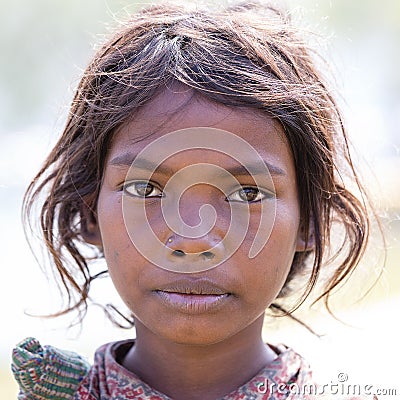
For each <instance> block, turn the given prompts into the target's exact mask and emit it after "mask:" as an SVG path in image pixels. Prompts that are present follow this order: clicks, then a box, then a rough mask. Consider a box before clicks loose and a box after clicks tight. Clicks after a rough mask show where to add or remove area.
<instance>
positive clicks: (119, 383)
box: [12, 338, 359, 400]
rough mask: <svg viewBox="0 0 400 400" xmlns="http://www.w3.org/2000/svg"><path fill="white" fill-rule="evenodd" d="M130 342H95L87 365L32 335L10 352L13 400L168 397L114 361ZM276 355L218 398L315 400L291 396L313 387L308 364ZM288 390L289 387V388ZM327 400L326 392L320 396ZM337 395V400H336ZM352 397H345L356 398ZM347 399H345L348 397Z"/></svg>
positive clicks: (282, 352)
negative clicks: (16, 390) (15, 395)
mask: <svg viewBox="0 0 400 400" xmlns="http://www.w3.org/2000/svg"><path fill="white" fill-rule="evenodd" d="M133 345H134V341H133V340H127V341H121V342H114V343H109V344H105V345H103V346H101V347H100V348H99V349H98V350H97V352H96V355H95V362H94V365H93V366H92V367H91V368H90V367H89V366H88V364H87V363H86V361H85V360H83V359H82V357H80V356H79V355H77V354H75V353H72V352H64V351H61V350H59V349H56V348H54V347H52V346H44V347H42V346H41V345H40V343H39V342H38V341H37V340H36V339H33V338H28V339H26V340H25V341H23V342H21V343H20V344H19V345H18V346H17V347H16V348H15V349H14V351H13V365H12V370H13V373H14V376H15V378H16V380H17V381H18V383H19V385H20V394H19V395H18V399H19V400H49V399H52V400H58V399H59V400H61V399H73V400H99V399H101V400H131V399H132V400H171V398H169V397H168V396H166V395H164V394H162V393H159V392H157V391H156V390H154V389H153V388H151V387H150V386H149V385H147V384H146V383H145V382H143V381H142V380H140V378H139V377H137V376H136V375H135V374H134V373H132V372H130V371H128V370H127V369H125V368H124V367H122V366H121V365H120V364H119V363H118V362H117V359H120V358H122V357H123V356H124V354H126V353H127V352H128V351H129V349H130V348H131V347H132V346H133ZM274 349H275V351H277V352H278V353H279V354H278V357H277V358H276V359H275V360H274V361H273V362H272V363H270V364H269V365H267V366H266V367H264V368H263V369H261V370H260V371H259V373H258V374H257V375H256V376H254V377H253V378H252V379H251V380H250V381H248V382H247V383H246V384H244V385H243V386H241V387H239V388H238V389H236V390H235V391H233V392H231V393H230V394H228V395H226V396H224V397H223V398H221V399H220V400H300V399H301V400H316V399H318V400H319V399H322V398H325V397H324V396H321V395H315V393H318V392H315V391H314V392H311V393H312V394H311V395H310V394H309V393H310V392H309V391H308V392H307V393H301V394H298V393H297V394H296V393H295V390H294V389H297V388H305V389H306V390H309V388H314V389H315V388H316V386H315V385H314V383H313V381H312V377H311V370H310V368H309V366H308V364H307V363H306V362H305V361H304V360H303V358H302V357H301V356H299V355H298V354H297V353H296V352H294V351H293V350H292V349H289V348H286V347H285V346H278V347H274ZM290 389H291V390H290ZM326 398H327V399H332V398H333V397H332V396H326ZM342 399H343V398H340V400H342ZM357 399H359V398H353V399H351V400H357ZM349 400H350V399H349Z"/></svg>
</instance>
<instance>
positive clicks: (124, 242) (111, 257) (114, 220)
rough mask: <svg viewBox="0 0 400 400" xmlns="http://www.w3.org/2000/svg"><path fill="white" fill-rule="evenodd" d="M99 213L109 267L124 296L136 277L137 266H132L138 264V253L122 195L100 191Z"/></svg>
mask: <svg viewBox="0 0 400 400" xmlns="http://www.w3.org/2000/svg"><path fill="white" fill-rule="evenodd" d="M97 214H98V222H99V228H100V232H101V238H102V244H103V252H104V257H105V259H106V263H107V267H108V270H109V273H110V276H111V279H112V281H113V283H114V285H115V286H116V288H117V290H118V292H119V293H120V294H121V296H122V295H123V293H122V292H123V290H124V288H125V287H126V286H130V282H132V281H133V280H134V279H135V276H136V268H132V267H133V265H135V266H136V265H137V262H136V261H137V260H138V255H137V254H136V253H137V252H136V249H135V247H134V245H133V243H132V241H131V240H130V237H129V235H128V232H127V229H126V226H125V221H124V218H123V213H122V204H121V197H120V196H117V195H108V196H104V195H102V193H100V196H99V201H98V206H97Z"/></svg>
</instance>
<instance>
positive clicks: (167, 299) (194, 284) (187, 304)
mask: <svg viewBox="0 0 400 400" xmlns="http://www.w3.org/2000/svg"><path fill="white" fill-rule="evenodd" d="M154 292H155V293H156V294H157V296H158V297H159V298H160V299H161V301H162V302H163V303H164V304H165V305H166V306H168V307H169V308H174V309H176V310H178V311H180V312H183V313H188V314H201V313H206V312H210V311H216V310H217V309H218V308H219V307H221V306H222V305H223V304H224V303H226V301H227V300H228V299H229V298H230V297H231V296H232V294H231V293H230V292H229V291H228V290H226V289H225V288H223V287H221V286H219V285H217V284H215V283H214V282H212V281H210V280H207V279H189V278H186V279H181V280H177V281H174V282H170V283H168V284H165V285H162V286H160V287H159V288H157V289H156V290H154Z"/></svg>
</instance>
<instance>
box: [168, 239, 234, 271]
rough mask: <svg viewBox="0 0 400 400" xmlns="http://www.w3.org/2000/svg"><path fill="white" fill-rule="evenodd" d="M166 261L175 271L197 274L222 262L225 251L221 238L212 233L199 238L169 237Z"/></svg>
mask: <svg viewBox="0 0 400 400" xmlns="http://www.w3.org/2000/svg"><path fill="white" fill-rule="evenodd" d="M166 250H167V260H168V261H169V262H170V263H173V264H174V270H175V271H181V272H198V271H202V270H207V269H209V268H212V267H213V266H216V265H218V264H220V263H221V262H223V261H224V257H226V254H227V252H226V249H225V245H224V242H223V238H219V237H217V235H215V234H214V233H213V232H210V233H209V234H207V235H205V236H203V237H201V238H187V237H183V236H179V235H175V234H174V235H171V236H170V237H169V238H168V240H167V243H166Z"/></svg>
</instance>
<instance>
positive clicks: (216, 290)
mask: <svg viewBox="0 0 400 400" xmlns="http://www.w3.org/2000/svg"><path fill="white" fill-rule="evenodd" d="M155 291H156V292H166V293H179V294H187V295H205V296H207V295H214V296H218V295H226V294H228V295H229V294H231V293H230V292H229V291H228V290H226V289H225V288H223V287H221V286H219V285H217V284H215V283H213V282H211V281H210V280H207V279H190V278H186V279H180V280H177V281H174V282H171V283H168V284H165V285H162V286H161V287H159V288H157V289H156V290H155Z"/></svg>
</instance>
